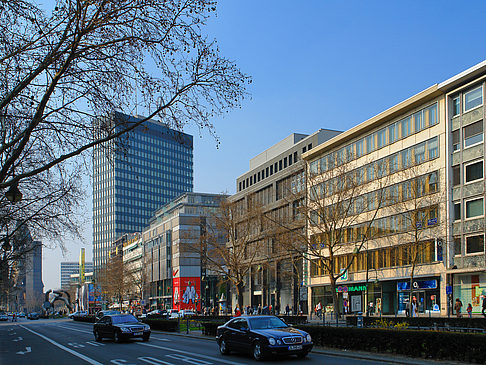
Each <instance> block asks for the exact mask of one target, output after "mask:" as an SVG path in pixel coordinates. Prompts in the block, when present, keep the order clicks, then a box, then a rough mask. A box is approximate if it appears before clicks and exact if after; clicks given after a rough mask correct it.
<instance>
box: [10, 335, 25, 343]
mask: <svg viewBox="0 0 486 365" xmlns="http://www.w3.org/2000/svg"><path fill="white" fill-rule="evenodd" d="M22 340H23V338H22V337H20V336H19V337H17V338H16V339H13V340H12V341H13V342H18V341H22Z"/></svg>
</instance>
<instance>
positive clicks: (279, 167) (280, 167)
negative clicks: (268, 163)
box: [278, 160, 282, 171]
mask: <svg viewBox="0 0 486 365" xmlns="http://www.w3.org/2000/svg"><path fill="white" fill-rule="evenodd" d="M278 171H282V160H280V161H279V162H278Z"/></svg>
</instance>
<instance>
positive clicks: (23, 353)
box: [16, 347, 32, 355]
mask: <svg viewBox="0 0 486 365" xmlns="http://www.w3.org/2000/svg"><path fill="white" fill-rule="evenodd" d="M29 352H32V349H31V348H30V347H26V348H25V351H18V352H16V354H18V355H25V354H28V353H29Z"/></svg>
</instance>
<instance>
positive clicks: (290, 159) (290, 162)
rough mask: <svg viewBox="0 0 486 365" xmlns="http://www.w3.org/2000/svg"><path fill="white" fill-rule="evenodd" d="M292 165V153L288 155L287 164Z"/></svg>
mask: <svg viewBox="0 0 486 365" xmlns="http://www.w3.org/2000/svg"><path fill="white" fill-rule="evenodd" d="M290 165H292V155H289V166H290Z"/></svg>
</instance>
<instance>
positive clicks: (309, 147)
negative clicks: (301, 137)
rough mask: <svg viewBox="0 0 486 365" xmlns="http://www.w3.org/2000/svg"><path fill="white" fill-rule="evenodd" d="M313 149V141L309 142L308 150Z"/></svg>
mask: <svg viewBox="0 0 486 365" xmlns="http://www.w3.org/2000/svg"><path fill="white" fill-rule="evenodd" d="M311 149H312V143H309V145H308V146H307V151H310V150H311Z"/></svg>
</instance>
